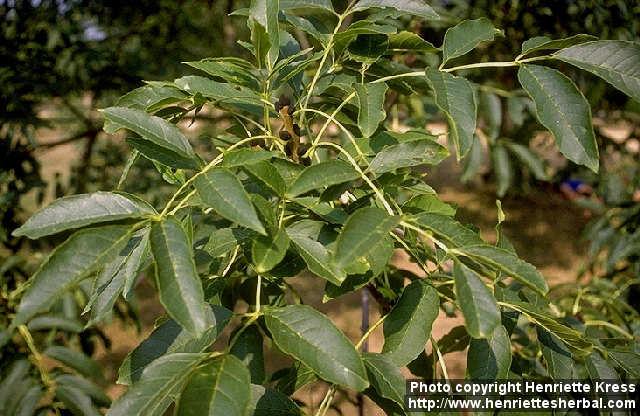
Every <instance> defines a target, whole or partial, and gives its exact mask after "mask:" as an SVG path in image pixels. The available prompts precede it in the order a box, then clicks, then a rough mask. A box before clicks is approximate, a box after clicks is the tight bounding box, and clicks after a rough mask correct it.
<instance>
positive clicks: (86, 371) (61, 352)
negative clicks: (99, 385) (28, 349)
mask: <svg viewBox="0 0 640 416" xmlns="http://www.w3.org/2000/svg"><path fill="white" fill-rule="evenodd" d="M43 354H44V355H47V356H49V357H51V358H53V359H54V360H58V361H60V362H61V363H63V364H64V365H66V366H69V367H71V368H73V369H74V370H76V371H77V372H79V373H80V374H82V375H85V376H87V377H91V378H94V379H98V380H102V369H101V368H100V366H99V365H98V363H97V362H95V361H93V360H92V359H91V358H89V357H87V356H86V355H84V353H82V352H80V351H76V350H72V349H70V348H67V347H63V346H58V345H52V346H50V347H48V348H47V349H46V350H44V351H43Z"/></svg>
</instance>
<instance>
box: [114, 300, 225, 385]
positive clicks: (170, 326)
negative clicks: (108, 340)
mask: <svg viewBox="0 0 640 416" xmlns="http://www.w3.org/2000/svg"><path fill="white" fill-rule="evenodd" d="M207 315H208V317H207V322H208V327H207V330H206V331H205V332H204V333H203V334H202V336H199V337H198V336H194V335H193V334H192V333H190V332H188V331H187V330H185V329H184V328H182V327H181V326H180V325H179V324H178V323H177V322H176V321H174V320H172V319H169V320H167V321H166V322H164V323H162V324H161V325H160V326H158V327H157V328H156V329H154V331H153V332H152V333H151V334H150V335H149V336H148V337H147V338H146V339H145V340H144V341H142V342H141V343H140V345H138V346H137V347H136V349H134V350H133V351H131V352H130V353H129V355H127V357H126V358H125V359H124V361H123V362H122V364H121V365H120V369H119V370H118V384H132V383H135V382H137V381H138V380H139V379H140V377H141V376H142V373H143V371H144V370H145V368H147V366H149V365H150V364H151V363H152V362H154V361H155V360H156V359H158V358H160V357H162V356H163V355H164V354H173V353H178V352H180V353H182V352H184V353H197V352H203V351H204V350H205V349H206V348H207V347H209V346H210V345H211V344H212V343H213V342H214V341H215V340H216V338H218V335H220V333H221V332H222V330H223V329H224V328H225V326H226V325H227V324H228V323H229V320H230V319H231V316H232V313H231V311H229V310H228V309H226V308H224V307H222V306H218V305H211V309H208V310H207Z"/></svg>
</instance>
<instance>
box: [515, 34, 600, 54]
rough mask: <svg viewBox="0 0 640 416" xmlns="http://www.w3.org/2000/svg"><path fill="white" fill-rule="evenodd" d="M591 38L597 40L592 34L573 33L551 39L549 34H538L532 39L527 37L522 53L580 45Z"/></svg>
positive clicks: (523, 43)
mask: <svg viewBox="0 0 640 416" xmlns="http://www.w3.org/2000/svg"><path fill="white" fill-rule="evenodd" d="M591 40H597V38H596V37H595V36H591V35H584V34H579V35H573V36H569V37H568V38H564V39H551V38H549V37H547V36H536V37H534V38H531V39H527V40H525V41H524V42H522V55H521V56H525V55H529V54H532V53H533V52H539V51H549V50H556V49H564V48H568V47H569V46H573V45H578V44H580V43H584V42H588V41H591Z"/></svg>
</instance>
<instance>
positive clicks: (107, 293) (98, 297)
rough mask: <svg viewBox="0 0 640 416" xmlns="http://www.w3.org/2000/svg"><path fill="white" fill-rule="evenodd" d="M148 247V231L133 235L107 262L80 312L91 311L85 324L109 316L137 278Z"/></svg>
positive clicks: (144, 230)
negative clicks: (124, 292) (125, 289)
mask: <svg viewBox="0 0 640 416" xmlns="http://www.w3.org/2000/svg"><path fill="white" fill-rule="evenodd" d="M148 245H149V228H143V229H142V230H139V231H138V232H136V233H135V234H134V235H133V236H132V238H131V239H130V240H129V241H128V242H127V245H126V246H125V247H124V248H123V249H122V251H120V252H119V253H118V255H117V256H116V257H115V258H114V259H113V260H112V261H111V262H109V263H108V264H107V265H106V266H105V267H104V269H103V270H102V272H100V274H98V277H96V280H95V282H94V288H93V292H92V294H91V297H90V298H89V302H87V305H86V306H85V309H84V311H83V313H86V312H87V311H88V310H89V309H90V310H91V318H90V320H89V323H88V324H87V325H92V324H94V323H96V322H98V321H100V320H102V319H104V318H105V317H107V316H109V315H110V313H111V310H112V308H113V305H114V304H115V302H116V300H117V298H118V296H119V295H120V293H122V291H123V289H124V288H125V286H127V284H129V285H132V284H133V282H134V281H135V278H136V277H137V274H138V272H139V271H140V267H141V266H142V262H143V260H144V254H145V253H146V251H147V250H148Z"/></svg>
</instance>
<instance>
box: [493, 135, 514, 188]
mask: <svg viewBox="0 0 640 416" xmlns="http://www.w3.org/2000/svg"><path fill="white" fill-rule="evenodd" d="M491 159H492V160H493V169H494V172H495V175H496V181H497V185H498V189H496V193H497V194H498V197H500V198H502V197H503V196H504V195H505V194H506V193H507V191H508V190H509V188H510V187H511V183H512V182H513V168H512V166H511V159H510V158H509V153H508V152H507V149H506V148H505V147H504V146H502V145H500V144H498V145H495V146H493V148H492V149H491Z"/></svg>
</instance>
